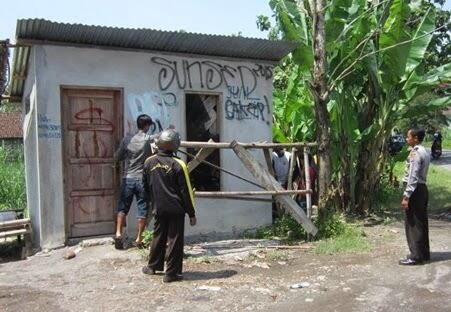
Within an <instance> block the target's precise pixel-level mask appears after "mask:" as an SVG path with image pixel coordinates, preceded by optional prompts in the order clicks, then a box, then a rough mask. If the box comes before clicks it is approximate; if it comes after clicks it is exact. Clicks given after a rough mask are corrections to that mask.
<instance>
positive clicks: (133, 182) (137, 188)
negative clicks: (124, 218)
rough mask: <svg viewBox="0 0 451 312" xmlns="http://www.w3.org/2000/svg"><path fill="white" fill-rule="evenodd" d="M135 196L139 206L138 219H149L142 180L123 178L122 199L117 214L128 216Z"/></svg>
mask: <svg viewBox="0 0 451 312" xmlns="http://www.w3.org/2000/svg"><path fill="white" fill-rule="evenodd" d="M133 195H134V196H136V204H137V206H138V214H137V217H138V218H139V219H145V218H147V214H148V211H149V207H148V204H147V197H146V192H145V191H144V183H143V180H142V178H123V179H122V185H121V197H120V199H119V205H118V207H117V212H118V213H121V214H123V215H127V214H128V212H129V210H130V206H131V205H132V202H133Z"/></svg>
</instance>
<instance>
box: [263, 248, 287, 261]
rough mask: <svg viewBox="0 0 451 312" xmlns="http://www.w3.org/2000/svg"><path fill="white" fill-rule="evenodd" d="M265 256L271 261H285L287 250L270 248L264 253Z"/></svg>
mask: <svg viewBox="0 0 451 312" xmlns="http://www.w3.org/2000/svg"><path fill="white" fill-rule="evenodd" d="M266 258H267V259H269V260H271V261H286V260H288V252H287V251H282V250H271V251H268V252H267V253H266Z"/></svg>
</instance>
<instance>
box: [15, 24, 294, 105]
mask: <svg viewBox="0 0 451 312" xmlns="http://www.w3.org/2000/svg"><path fill="white" fill-rule="evenodd" d="M16 40H17V43H18V44H21V43H22V44H23V43H41V42H42V43H49V44H51V43H54V44H67V45H71V44H74V45H83V46H104V47H111V48H118V49H142V50H152V51H164V52H172V53H190V54H199V55H208V56H220V57H232V58H240V59H252V60H265V61H272V62H277V61H279V60H280V59H282V58H283V57H284V56H285V55H287V54H288V53H290V52H291V51H292V50H294V49H295V48H296V46H297V44H296V43H295V42H288V41H275V40H266V39H257V38H244V37H237V36H220V35H207V34H198V33H188V32H176V31H162V30H154V29H142V28H140V29H132V28H118V27H105V26H93V25H82V24H68V23H57V22H52V21H47V20H44V19H21V20H18V21H17V29H16ZM29 53H30V49H29V48H28V47H20V48H17V49H16V50H15V52H14V57H13V73H12V81H11V84H10V88H9V92H8V93H9V95H10V96H19V97H20V96H22V92H23V87H24V80H23V77H24V76H25V75H26V70H27V68H26V67H27V66H26V65H27V63H28V56H29Z"/></svg>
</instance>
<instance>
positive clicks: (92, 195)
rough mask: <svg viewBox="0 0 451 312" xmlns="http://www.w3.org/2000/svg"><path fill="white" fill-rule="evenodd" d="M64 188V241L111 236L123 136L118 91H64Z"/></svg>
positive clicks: (120, 100) (119, 94)
mask: <svg viewBox="0 0 451 312" xmlns="http://www.w3.org/2000/svg"><path fill="white" fill-rule="evenodd" d="M61 92H62V110H61V111H62V121H63V159H64V190H65V205H66V207H65V209H66V232H67V235H68V238H73V237H83V236H96V235H105V234H112V233H114V230H115V229H114V224H115V220H114V216H115V208H116V205H117V198H118V192H119V176H118V173H117V171H116V169H115V168H114V167H113V165H114V151H115V148H116V147H117V146H118V144H119V141H120V139H121V135H122V94H121V92H120V91H117V90H94V89H65V88H64V89H62V91H61Z"/></svg>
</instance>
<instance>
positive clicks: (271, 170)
mask: <svg viewBox="0 0 451 312" xmlns="http://www.w3.org/2000/svg"><path fill="white" fill-rule="evenodd" d="M263 155H265V160H266V166H268V170H269V173H271V175H272V176H273V177H274V176H275V173H274V168H273V166H272V158H271V152H270V151H269V149H267V148H265V149H263Z"/></svg>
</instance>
